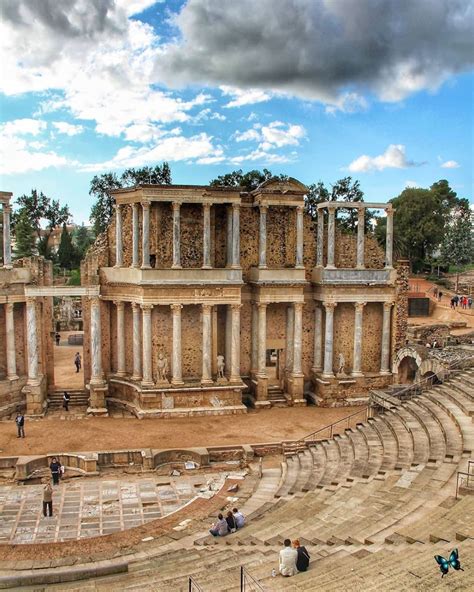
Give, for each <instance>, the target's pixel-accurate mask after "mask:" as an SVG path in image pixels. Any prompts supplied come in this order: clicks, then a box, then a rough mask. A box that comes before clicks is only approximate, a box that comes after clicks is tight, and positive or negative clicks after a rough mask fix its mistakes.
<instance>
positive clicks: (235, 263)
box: [232, 203, 240, 269]
mask: <svg viewBox="0 0 474 592" xmlns="http://www.w3.org/2000/svg"><path fill="white" fill-rule="evenodd" d="M232 267H234V268H237V269H238V268H240V205H239V204H236V203H234V204H232Z"/></svg>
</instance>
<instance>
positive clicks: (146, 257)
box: [142, 201, 151, 269]
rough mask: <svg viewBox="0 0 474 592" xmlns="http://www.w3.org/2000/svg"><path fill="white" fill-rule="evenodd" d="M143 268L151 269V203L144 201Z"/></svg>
mask: <svg viewBox="0 0 474 592" xmlns="http://www.w3.org/2000/svg"><path fill="white" fill-rule="evenodd" d="M142 211H143V220H142V269H150V268H151V265H150V203H149V202H147V201H144V202H143V203H142Z"/></svg>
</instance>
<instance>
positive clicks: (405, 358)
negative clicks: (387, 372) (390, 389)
mask: <svg viewBox="0 0 474 592" xmlns="http://www.w3.org/2000/svg"><path fill="white" fill-rule="evenodd" d="M426 356H427V353H426V348H424V347H421V346H406V347H402V348H401V349H399V350H398V352H397V354H396V355H395V358H394V360H393V366H392V372H393V374H394V376H396V382H398V383H399V384H411V383H412V382H415V380H416V378H417V376H418V370H419V368H420V366H421V365H422V363H423V361H424V359H425V358H426Z"/></svg>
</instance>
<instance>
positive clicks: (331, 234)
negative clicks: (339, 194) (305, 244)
mask: <svg viewBox="0 0 474 592" xmlns="http://www.w3.org/2000/svg"><path fill="white" fill-rule="evenodd" d="M335 241H336V207H335V206H328V260H327V265H326V267H328V268H330V269H334V268H335V265H334V253H335Z"/></svg>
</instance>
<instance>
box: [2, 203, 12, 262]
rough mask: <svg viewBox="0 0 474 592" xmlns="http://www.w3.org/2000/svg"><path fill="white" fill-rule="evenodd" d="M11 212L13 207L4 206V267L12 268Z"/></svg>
mask: <svg viewBox="0 0 474 592" xmlns="http://www.w3.org/2000/svg"><path fill="white" fill-rule="evenodd" d="M10 212H11V207H10V206H9V205H7V204H4V205H3V266H4V267H11V266H12V246H11V238H10Z"/></svg>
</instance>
